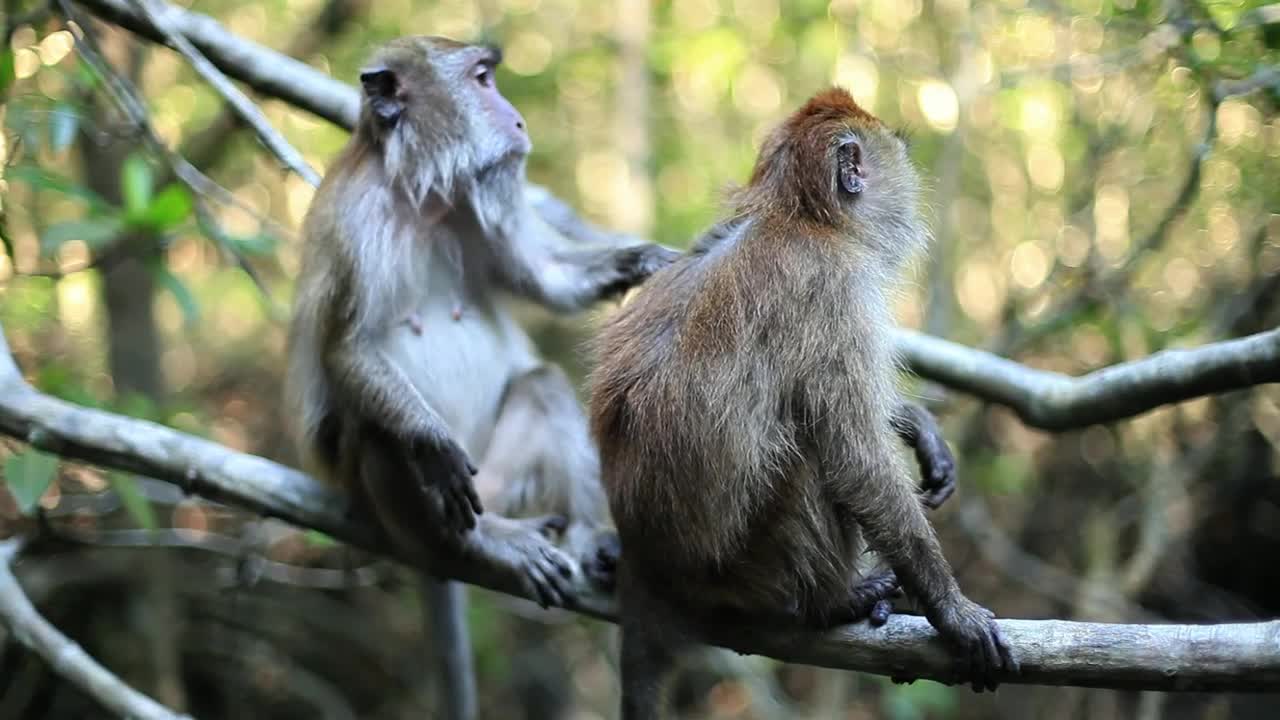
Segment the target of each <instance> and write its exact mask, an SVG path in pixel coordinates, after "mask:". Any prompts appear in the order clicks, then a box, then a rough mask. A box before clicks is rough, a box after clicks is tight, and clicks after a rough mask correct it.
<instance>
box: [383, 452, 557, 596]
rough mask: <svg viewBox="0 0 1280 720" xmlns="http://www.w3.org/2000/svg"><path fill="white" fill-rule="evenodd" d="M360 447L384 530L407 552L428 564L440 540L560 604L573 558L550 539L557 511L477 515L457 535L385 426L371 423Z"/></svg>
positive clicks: (478, 565) (480, 566)
mask: <svg viewBox="0 0 1280 720" xmlns="http://www.w3.org/2000/svg"><path fill="white" fill-rule="evenodd" d="M364 435H365V437H364V438H363V442H362V445H361V452H360V456H361V457H360V483H361V485H362V486H363V488H364V490H365V493H366V495H367V497H368V498H369V500H370V505H371V506H372V507H373V510H374V514H375V516H376V518H377V521H378V524H379V526H380V527H381V528H382V531H383V532H384V533H385V534H386V536H387V537H388V538H389V539H390V541H391V543H392V544H393V545H395V546H396V547H397V548H398V549H400V550H401V551H402V552H404V553H406V554H408V555H410V556H411V557H412V558H414V559H415V560H416V561H417V562H419V563H421V564H423V565H425V566H430V565H431V563H432V560H433V559H435V555H436V554H437V552H438V550H439V549H440V548H450V549H451V552H450V554H452V555H454V556H456V557H457V561H458V562H461V563H467V564H470V565H472V566H473V567H474V568H475V569H477V570H480V571H481V572H482V573H485V574H488V575H490V576H491V577H494V578H495V579H497V578H500V577H507V576H510V575H511V574H516V575H517V576H519V577H520V579H521V581H522V584H523V586H524V587H523V589H524V591H525V593H526V594H527V595H529V596H531V597H533V598H536V599H537V600H538V602H539V603H541V604H543V605H562V604H563V603H564V598H565V596H566V595H567V594H568V593H569V591H570V589H571V588H572V577H573V561H572V560H570V559H569V558H568V557H567V556H566V555H565V554H564V553H562V552H560V551H559V550H558V549H556V547H555V546H554V545H553V544H552V543H551V541H550V540H548V539H547V537H546V533H548V532H550V531H558V530H559V529H562V527H563V524H562V522H561V521H560V520H559V519H558V518H546V517H536V518H527V519H519V520H516V519H512V518H506V517H502V516H500V515H497V514H495V513H491V512H490V513H484V514H483V515H480V516H479V517H477V518H476V519H477V521H478V527H477V529H476V531H474V532H466V533H464V534H462V535H461V536H459V535H458V534H457V533H455V532H452V531H451V530H450V528H449V527H447V526H446V524H445V523H444V521H443V518H444V509H443V507H442V506H441V505H440V502H441V501H440V500H439V498H437V499H436V500H437V502H436V503H435V504H434V505H432V504H430V503H423V502H422V498H423V495H422V493H421V491H420V488H421V487H422V477H421V476H422V469H421V468H420V467H418V466H417V465H415V464H414V463H413V462H412V461H411V459H410V456H409V455H408V453H406V452H405V451H404V450H403V449H402V448H401V447H400V446H399V444H398V443H396V442H395V441H394V439H393V438H391V436H390V435H388V434H387V433H385V432H380V431H378V430H377V429H376V428H367V429H366V430H365V433H364Z"/></svg>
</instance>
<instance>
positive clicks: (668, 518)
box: [591, 238, 888, 615]
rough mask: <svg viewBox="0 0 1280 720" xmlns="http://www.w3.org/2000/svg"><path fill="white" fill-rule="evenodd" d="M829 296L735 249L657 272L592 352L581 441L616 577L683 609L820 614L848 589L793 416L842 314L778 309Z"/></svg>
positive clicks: (782, 264)
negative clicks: (618, 555) (621, 571)
mask: <svg viewBox="0 0 1280 720" xmlns="http://www.w3.org/2000/svg"><path fill="white" fill-rule="evenodd" d="M815 268H816V271H815ZM837 282H839V278H838V277H836V276H835V275H833V274H832V273H831V272H829V271H828V270H825V269H823V268H821V267H820V266H816V265H815V264H814V263H813V262H811V258H803V257H795V256H793V255H791V254H789V253H788V252H787V251H784V252H782V253H777V254H773V249H772V248H771V247H770V246H768V245H766V244H764V243H757V244H754V245H753V244H746V243H744V242H743V241H742V240H741V239H740V238H739V239H737V241H736V242H726V243H722V244H721V245H719V246H716V247H715V248H712V249H711V250H710V251H709V252H707V253H705V254H694V255H691V256H687V257H686V258H683V259H681V260H680V261H678V262H677V263H675V264H674V265H672V266H671V267H669V268H667V269H665V270H663V271H661V272H659V273H657V274H655V275H654V276H653V277H652V278H650V280H649V281H648V282H647V283H646V284H645V285H644V286H643V288H642V289H641V291H640V292H639V293H638V294H637V296H636V297H635V298H634V299H633V300H632V301H631V302H630V303H628V304H627V305H626V306H625V307H623V308H622V309H621V310H620V311H619V312H618V313H617V314H616V315H615V316H614V318H612V320H611V321H610V322H609V323H608V324H607V326H606V327H605V328H604V329H603V331H602V332H601V334H600V335H599V337H598V339H597V341H596V351H597V352H596V356H597V357H596V360H597V368H596V371H595V372H594V373H593V377H592V392H591V398H592V399H591V414H592V430H593V433H594V435H595V438H596V441H597V443H598V444H599V447H600V451H601V459H602V469H603V479H604V485H605V489H606V492H607V493H608V495H609V503H610V509H611V511H612V513H613V516H614V521H615V524H616V526H617V528H618V532H619V535H620V536H621V539H622V544H623V547H624V548H625V551H624V554H625V559H624V563H625V564H626V566H627V570H628V572H633V571H634V572H636V573H639V574H640V575H642V576H647V578H648V584H650V585H657V586H659V587H664V588H665V589H666V592H667V594H668V595H669V596H672V597H673V599H674V600H676V601H677V602H678V604H679V605H680V606H681V607H685V608H694V609H698V608H701V609H704V610H707V611H715V610H718V609H721V608H734V607H736V608H739V609H741V610H743V611H747V612H762V611H763V612H776V613H783V614H794V613H798V614H801V615H808V614H810V613H813V612H816V613H821V612H823V608H822V603H823V600H824V598H834V597H842V596H843V593H841V592H840V589H842V588H847V587H848V585H849V582H850V581H851V579H852V576H853V574H854V568H853V565H852V563H853V560H854V559H855V557H856V555H857V551H858V548H859V546H860V544H861V542H860V538H859V537H858V533H857V531H856V530H848V529H847V528H852V527H854V524H853V522H852V521H851V518H850V517H849V515H848V511H847V508H844V507H842V506H841V504H840V503H839V502H837V501H836V499H835V498H833V497H829V496H828V495H827V490H826V487H825V484H824V483H823V482H822V479H821V472H822V467H821V463H820V462H819V461H818V459H817V449H816V448H815V447H814V445H813V438H812V437H811V436H810V434H809V433H808V432H807V428H806V421H805V419H804V417H803V415H804V413H805V410H804V409H803V408H802V407H801V406H800V403H799V400H800V397H801V396H802V395H803V394H804V393H805V392H809V391H811V390H812V388H810V387H809V385H810V381H811V379H812V377H813V376H814V375H815V374H817V375H822V374H824V373H825V372H829V371H830V369H831V368H829V367H826V366H827V365H829V363H828V358H829V357H831V356H832V353H831V350H830V348H829V347H827V346H829V345H830V343H831V338H830V337H827V336H826V332H827V331H831V332H832V333H834V334H835V335H837V336H843V335H845V334H847V333H845V332H844V331H842V330H837V329H834V328H832V327H831V324H832V323H836V324H839V323H841V322H842V318H841V317H839V315H840V314H841V313H842V312H843V311H842V310H841V309H840V308H837V307H834V306H828V305H823V304H817V305H812V306H811V305H806V304H805V303H804V301H803V299H797V298H795V297H788V298H787V301H786V302H781V301H779V302H774V301H773V300H782V298H778V297H776V296H777V294H779V293H782V294H785V295H788V296H794V295H802V296H803V295H806V294H810V293H812V294H814V296H815V297H817V296H822V295H834V296H839V295H840V291H833V290H832V287H834V284H835V283H837ZM797 307H798V308H802V309H803V312H796V311H795V310H793V309H792V308H797ZM824 326H826V327H825V328H824ZM884 428H885V429H886V430H887V428H888V424H887V422H886V423H885V424H884Z"/></svg>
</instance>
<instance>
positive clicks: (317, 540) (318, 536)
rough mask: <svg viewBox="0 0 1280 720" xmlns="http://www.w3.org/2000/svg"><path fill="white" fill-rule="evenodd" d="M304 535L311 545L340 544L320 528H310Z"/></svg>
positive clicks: (327, 545)
mask: <svg viewBox="0 0 1280 720" xmlns="http://www.w3.org/2000/svg"><path fill="white" fill-rule="evenodd" d="M303 537H304V538H306V541H307V543H308V544H309V545H314V546H316V547H329V546H331V545H337V544H338V543H337V541H335V540H334V539H333V538H331V537H329V536H328V535H325V534H324V533H322V532H320V531H319V530H308V531H307V532H306V533H305V534H304V535H303Z"/></svg>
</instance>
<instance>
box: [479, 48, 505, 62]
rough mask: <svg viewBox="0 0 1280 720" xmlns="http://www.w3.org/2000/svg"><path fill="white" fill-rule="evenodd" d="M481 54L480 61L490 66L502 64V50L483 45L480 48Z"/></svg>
mask: <svg viewBox="0 0 1280 720" xmlns="http://www.w3.org/2000/svg"><path fill="white" fill-rule="evenodd" d="M481 51H482V54H481V55H480V61H481V62H486V63H489V64H490V65H501V64H502V48H500V47H498V46H497V45H484V46H483V47H482V48H481Z"/></svg>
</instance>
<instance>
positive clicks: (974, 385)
mask: <svg viewBox="0 0 1280 720" xmlns="http://www.w3.org/2000/svg"><path fill="white" fill-rule="evenodd" d="M897 332H898V335H897V344H898V350H899V351H900V352H901V353H902V355H903V357H904V359H905V360H906V362H907V364H908V365H910V366H911V369H912V370H914V371H915V372H917V373H919V374H920V375H922V376H924V377H927V378H929V379H930V380H933V381H935V382H938V383H941V384H942V385H947V386H949V387H953V388H955V389H958V390H962V391H964V392H967V393H970V394H973V395H976V396H978V397H980V398H982V399H984V400H988V401H990V402H994V403H999V404H1001V405H1006V406H1008V407H1009V408H1010V409H1012V410H1013V411H1014V412H1016V413H1017V414H1018V417H1020V418H1022V421H1023V422H1025V423H1026V424H1028V425H1031V426H1033V427H1038V428H1042V429H1045V430H1067V429H1071V428H1079V427H1084V426H1087V425H1093V424H1097V423H1107V422H1112V421H1115V420H1120V419H1123V418H1127V417H1133V416H1134V415H1139V414H1141V413H1144V412H1146V411H1148V410H1151V409H1153V408H1156V407H1159V406H1161V405H1166V404H1170V403H1176V402H1181V401H1183V400H1189V399H1191V398H1195V397H1201V396H1204V395H1211V394H1215V393H1220V392H1227V391H1229V390H1239V389H1242V388H1247V387H1252V386H1254V385H1260V384H1263V383H1271V382H1278V381H1280V328H1278V329H1276V330H1270V331H1267V332H1262V333H1258V334H1256V335H1250V336H1249V337H1245V338H1241V339H1238V340H1227V341H1224V342H1220V343H1213V344H1210V345H1205V346H1202V347H1199V348H1196V349H1193V350H1164V351H1162V352H1158V353H1156V354H1155V355H1152V356H1150V357H1146V358H1142V359H1141V360H1134V361H1132V362H1126V363H1120V364H1118V365H1112V366H1110V367H1106V368H1103V369H1101V370H1095V371H1094V372H1091V373H1089V374H1087V375H1083V376H1081V377H1077V378H1072V377H1069V376H1067V375H1062V374H1059V373H1054V372H1046V371H1044V370H1035V369H1033V368H1029V367H1027V366H1025V365H1021V364H1019V363H1016V362H1013V361H1012V360H1006V359H1004V358H1002V357H999V356H997V355H993V354H991V353H988V352H984V351H982V350H974V349H973V348H968V347H965V346H963V345H960V344H958V343H953V342H948V341H946V340H942V339H939V338H935V337H929V336H928V335H924V334H921V333H918V332H912V331H910V330H899V331H897Z"/></svg>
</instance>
